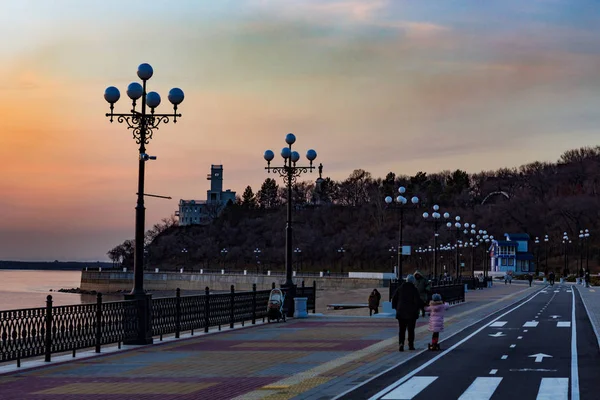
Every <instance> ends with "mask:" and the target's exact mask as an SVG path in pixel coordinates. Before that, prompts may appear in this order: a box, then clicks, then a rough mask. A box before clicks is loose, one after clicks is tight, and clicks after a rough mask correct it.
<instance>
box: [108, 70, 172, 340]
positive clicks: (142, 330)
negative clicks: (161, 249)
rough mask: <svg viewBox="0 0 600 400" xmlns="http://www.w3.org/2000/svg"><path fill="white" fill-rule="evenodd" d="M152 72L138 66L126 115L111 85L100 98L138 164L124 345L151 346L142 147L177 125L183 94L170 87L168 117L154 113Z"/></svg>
mask: <svg viewBox="0 0 600 400" xmlns="http://www.w3.org/2000/svg"><path fill="white" fill-rule="evenodd" d="M152 74H153V70H152V67H151V66H150V65H149V64H140V66H139V67H138V70H137V75H138V77H139V78H140V79H141V80H142V84H140V83H139V82H133V83H130V84H129V86H128V87H127V96H129V98H130V99H131V100H132V108H131V111H130V112H129V113H126V114H115V113H114V105H115V103H116V102H117V101H119V98H120V97H121V93H120V92H119V89H117V88H116V87H114V86H110V87H108V88H106V90H105V91H104V99H105V100H106V101H107V102H108V103H109V104H110V113H107V114H106V116H107V117H110V122H113V118H114V117H117V121H118V122H119V123H126V124H127V128H128V129H131V130H132V133H133V139H134V140H135V142H136V143H137V144H139V146H140V147H139V163H138V168H139V170H138V171H139V172H138V190H137V205H136V207H135V254H134V259H133V276H134V283H133V289H132V290H131V293H130V294H128V295H126V296H125V298H126V299H130V300H138V335H137V337H136V338H135V339H131V340H128V341H127V342H124V343H126V344H150V343H152V327H151V326H150V299H151V295H147V294H146V293H145V292H144V265H143V264H144V229H145V228H144V225H145V219H146V209H145V207H144V171H145V169H144V167H145V163H146V161H148V160H155V159H156V157H154V156H149V155H148V154H146V145H147V144H148V143H150V139H152V134H153V132H154V130H156V129H158V127H159V125H160V124H161V123H168V122H169V119H170V118H171V117H173V122H177V117H181V114H177V106H178V105H179V104H181V102H182V101H183V98H184V95H183V91H182V90H181V89H179V88H173V89H171V90H170V91H169V101H170V102H171V104H173V113H172V114H157V113H155V111H154V110H155V108H156V107H158V105H159V104H160V95H159V94H158V93H156V92H149V93H147V92H146V82H147V81H148V79H150V78H151V77H152ZM140 98H141V102H142V104H141V107H140V110H136V102H137V101H138V100H139V99H140Z"/></svg>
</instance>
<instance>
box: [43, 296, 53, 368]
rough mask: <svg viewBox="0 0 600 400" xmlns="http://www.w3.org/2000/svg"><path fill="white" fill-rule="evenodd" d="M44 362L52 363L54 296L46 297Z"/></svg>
mask: <svg viewBox="0 0 600 400" xmlns="http://www.w3.org/2000/svg"><path fill="white" fill-rule="evenodd" d="M45 347H46V348H45V354H44V361H45V362H50V360H51V355H52V296H51V295H48V297H46V343H45Z"/></svg>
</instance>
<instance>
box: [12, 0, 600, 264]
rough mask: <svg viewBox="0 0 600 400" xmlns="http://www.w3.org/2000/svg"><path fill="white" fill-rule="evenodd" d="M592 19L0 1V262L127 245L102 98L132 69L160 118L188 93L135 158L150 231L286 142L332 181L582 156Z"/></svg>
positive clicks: (397, 5)
mask: <svg viewBox="0 0 600 400" xmlns="http://www.w3.org/2000/svg"><path fill="white" fill-rule="evenodd" d="M599 26H600V2H599V1H597V0H526V1H523V0H497V1H492V0H489V1H487V0H486V1H481V0H470V1H466V0H454V1H449V0H436V1H429V0H387V1H386V0H218V1H216V0H189V1H183V0H180V1H176V0H170V1H158V0H151V1H138V0H120V1H117V0H104V1H102V2H98V1H89V0H55V1H47V0H19V1H2V2H1V3H0V36H1V37H2V40H1V41H0V156H1V159H2V166H1V167H0V171H1V172H0V188H1V192H2V194H1V196H0V260H54V259H57V260H107V257H106V252H107V251H108V250H109V249H110V248H112V247H114V246H115V245H117V244H119V243H121V242H123V241H124V240H125V239H132V238H133V234H134V207H135V200H136V196H135V192H136V185H137V172H138V171H137V145H136V144H135V142H134V140H133V139H132V137H131V133H130V132H129V131H128V130H127V129H126V127H125V126H123V125H120V124H118V123H116V122H115V123H113V124H110V122H109V121H108V119H107V118H106V117H105V116H104V114H105V113H106V112H107V111H108V105H107V104H106V102H105V101H104V99H103V93H104V89H105V88H106V87H107V86H110V85H114V86H117V87H118V88H119V89H120V90H121V93H122V97H121V101H120V102H119V103H117V105H116V108H117V111H119V112H126V111H128V110H129V107H128V105H129V104H128V101H127V100H128V99H127V96H126V95H125V90H126V88H127V85H128V84H129V83H130V82H132V81H135V80H137V76H136V70H137V66H138V65H139V64H140V63H143V62H147V63H150V64H151V65H152V66H153V67H154V76H153V77H152V79H151V80H150V81H149V83H148V85H149V90H155V91H158V92H159V93H160V94H161V95H162V97H163V104H162V105H161V106H160V107H159V108H158V111H159V112H161V111H162V112H168V111H169V106H168V101H167V99H166V97H167V93H168V91H169V89H170V88H171V87H181V88H182V89H183V90H184V92H185V95H186V98H185V101H184V102H183V104H182V105H181V107H180V111H181V113H182V114H183V117H182V118H181V120H180V121H178V123H177V124H176V125H174V124H172V123H171V124H169V125H165V126H163V127H161V129H160V130H159V131H157V132H156V133H155V136H154V139H153V140H152V141H151V143H150V145H149V146H148V153H149V154H152V155H156V156H157V157H158V160H157V161H152V162H149V163H147V164H146V165H147V174H146V192H147V193H154V194H159V195H166V196H172V197H173V200H162V199H147V200H146V207H147V224H146V226H147V227H148V226H151V225H152V224H153V223H155V222H158V221H159V220H160V219H161V218H163V217H168V216H169V215H171V214H173V213H174V211H175V210H176V209H177V203H178V201H179V199H204V198H205V196H206V190H207V189H208V187H209V183H210V182H208V181H207V180H206V174H207V173H208V172H210V165H211V164H223V165H224V168H225V170H224V177H225V188H231V189H232V190H236V191H238V193H241V191H242V190H243V189H244V187H245V186H246V185H248V184H250V185H251V186H252V187H253V189H254V190H255V191H256V190H258V188H259V186H260V184H261V183H262V181H264V179H265V178H266V177H267V176H268V175H267V174H266V173H265V171H264V169H263V167H264V161H263V158H262V154H263V152H264V150H266V149H269V148H270V149H273V150H274V151H275V152H276V154H278V153H279V150H280V149H281V147H283V145H284V144H285V143H284V137H285V134H286V133H287V132H294V133H295V134H296V136H297V139H298V140H297V144H296V146H295V147H297V149H298V150H299V151H300V153H301V154H302V155H303V156H304V154H305V152H306V150H307V149H309V148H314V149H315V150H317V152H318V154H319V156H318V159H317V161H318V162H322V163H323V164H324V166H325V170H324V175H326V176H330V177H331V178H333V179H338V180H341V179H344V178H346V177H347V176H348V175H349V174H350V173H351V172H352V170H354V169H356V168H362V169H365V170H367V171H370V172H371V173H372V174H373V175H374V176H376V177H382V176H385V174H386V173H387V172H389V171H394V172H395V173H397V174H413V173H415V172H417V171H420V170H421V171H426V172H439V171H441V170H445V169H450V170H453V169H456V168H461V169H464V170H467V171H468V172H478V171H481V170H490V169H497V168H499V167H504V166H507V167H513V166H519V165H522V164H525V163H527V162H531V161H535V160H540V161H556V160H557V159H558V157H559V156H560V154H561V153H562V152H564V151H565V150H567V149H571V148H576V147H580V146H584V145H596V144H598V140H597V138H598V133H600V129H599V127H600V34H599V30H598V29H599V28H598V27H599ZM277 159H279V156H277V158H276V160H277ZM306 178H307V179H309V178H310V179H314V178H315V174H313V176H310V175H307V176H306ZM282 229H284V227H282Z"/></svg>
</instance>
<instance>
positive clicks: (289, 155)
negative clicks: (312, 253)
mask: <svg viewBox="0 0 600 400" xmlns="http://www.w3.org/2000/svg"><path fill="white" fill-rule="evenodd" d="M285 142H286V143H287V147H284V148H283V149H281V157H282V158H283V166H281V167H271V161H273V158H275V153H273V152H272V151H271V150H267V151H265V154H264V158H265V161H267V166H266V167H265V169H266V170H267V172H269V173H270V172H277V173H278V174H279V176H281V177H282V178H283V182H284V183H285V185H286V188H287V221H286V228H285V284H284V285H282V287H286V288H288V293H287V295H286V296H285V300H286V302H287V303H288V304H287V310H288V316H289V317H292V316H293V315H294V297H296V286H295V285H294V281H293V280H292V255H293V250H292V249H293V246H292V233H293V230H292V186H293V185H294V184H295V183H296V178H298V177H299V176H300V175H302V174H303V173H307V172H309V171H310V172H312V170H313V169H315V167H314V166H313V161H314V160H315V159H316V158H317V152H316V151H314V150H313V149H310V150H308V151H307V152H306V159H307V160H308V161H309V166H307V167H306V166H304V167H303V166H298V165H296V163H297V162H298V161H299V160H300V153H298V152H297V151H293V150H292V145H293V144H294V143H296V136H295V135H294V134H293V133H288V134H287V135H286V136H285Z"/></svg>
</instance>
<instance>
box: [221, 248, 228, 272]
mask: <svg viewBox="0 0 600 400" xmlns="http://www.w3.org/2000/svg"><path fill="white" fill-rule="evenodd" d="M228 252H229V250H227V248H223V249H221V256H222V259H223V268H225V257H226V256H227V253H228Z"/></svg>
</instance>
